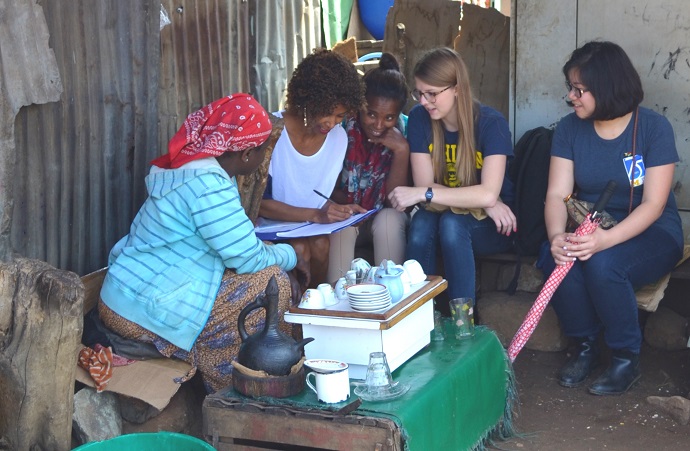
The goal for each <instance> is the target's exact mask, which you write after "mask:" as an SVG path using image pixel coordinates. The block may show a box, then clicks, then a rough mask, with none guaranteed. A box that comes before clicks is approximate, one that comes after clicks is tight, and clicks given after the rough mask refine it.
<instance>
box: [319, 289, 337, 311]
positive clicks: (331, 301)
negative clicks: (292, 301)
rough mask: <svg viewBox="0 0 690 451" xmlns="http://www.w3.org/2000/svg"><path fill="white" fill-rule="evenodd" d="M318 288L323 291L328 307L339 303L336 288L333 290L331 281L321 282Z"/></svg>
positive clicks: (325, 303)
mask: <svg viewBox="0 0 690 451" xmlns="http://www.w3.org/2000/svg"><path fill="white" fill-rule="evenodd" d="M316 288H317V289H318V290H319V291H320V292H321V295H322V296H323V301H324V305H325V306H326V307H330V306H331V305H335V304H337V303H338V299H336V297H335V290H333V287H332V286H331V284H330V283H320V284H319V286H318V287H316Z"/></svg>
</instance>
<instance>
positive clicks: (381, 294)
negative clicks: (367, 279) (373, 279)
mask: <svg viewBox="0 0 690 451" xmlns="http://www.w3.org/2000/svg"><path fill="white" fill-rule="evenodd" d="M347 298H348V300H349V301H350V307H352V310H356V311H359V312H370V313H376V312H382V311H384V310H386V309H388V307H390V305H391V295H390V293H389V292H388V288H386V287H385V286H384V285H381V284H377V283H360V284H357V285H351V286H349V287H347Z"/></svg>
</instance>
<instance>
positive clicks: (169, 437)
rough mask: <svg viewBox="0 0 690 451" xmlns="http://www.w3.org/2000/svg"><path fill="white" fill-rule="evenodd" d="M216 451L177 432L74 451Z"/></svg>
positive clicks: (132, 437) (139, 436)
mask: <svg viewBox="0 0 690 451" xmlns="http://www.w3.org/2000/svg"><path fill="white" fill-rule="evenodd" d="M77 450H79V451H123V450H127V451H152V450H156V451H214V448H213V446H211V445H209V444H208V443H206V442H205V441H203V440H200V439H198V438H196V437H192V436H191V435H185V434H177V433H175V432H142V433H137V434H126V435H121V436H119V437H115V438H111V439H109V440H103V441H102V442H91V443H84V444H83V445H81V446H80V447H78V448H74V451H77Z"/></svg>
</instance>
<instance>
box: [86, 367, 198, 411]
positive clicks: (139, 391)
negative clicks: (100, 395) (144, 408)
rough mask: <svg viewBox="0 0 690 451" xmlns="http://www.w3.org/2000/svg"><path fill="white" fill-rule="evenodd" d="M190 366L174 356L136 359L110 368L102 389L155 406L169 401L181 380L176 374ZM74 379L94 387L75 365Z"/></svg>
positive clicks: (180, 374)
mask: <svg viewBox="0 0 690 451" xmlns="http://www.w3.org/2000/svg"><path fill="white" fill-rule="evenodd" d="M191 368H192V366H191V365H190V364H189V363H187V362H183V361H181V360H176V359H165V358H162V359H151V360H139V361H137V362H135V363H132V364H130V365H126V366H116V367H114V368H113V377H112V379H111V380H110V382H109V383H108V385H107V386H106V387H105V391H111V392H114V393H119V394H121V395H125V396H130V397H132V398H137V399H140V400H142V401H144V402H146V403H148V404H150V405H152V406H153V407H155V408H156V409H158V410H163V409H164V408H165V406H167V405H168V403H169V402H170V399H171V398H172V397H173V395H174V394H175V393H177V390H178V389H179V388H180V385H181V384H178V383H176V382H175V378H178V377H182V376H184V375H185V374H187V373H188V372H189V370H190V369H191ZM76 380H77V381H79V382H81V383H83V384H86V385H88V386H89V387H93V388H96V384H95V383H94V381H93V379H91V376H89V373H88V372H87V371H86V370H85V369H83V368H81V367H80V366H79V365H77V373H76Z"/></svg>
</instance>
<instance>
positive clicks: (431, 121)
mask: <svg viewBox="0 0 690 451" xmlns="http://www.w3.org/2000/svg"><path fill="white" fill-rule="evenodd" d="M414 80H415V88H416V89H414V90H413V91H412V96H413V97H414V99H415V100H417V101H418V102H419V105H416V106H415V107H414V108H412V110H411V111H410V118H409V122H408V130H407V139H408V140H409V142H410V165H411V166H412V179H413V181H414V187H402V186H399V187H397V188H396V189H395V190H393V192H392V193H391V194H390V195H389V198H390V201H391V205H393V206H394V207H396V208H397V209H398V210H404V209H405V208H407V207H409V206H411V205H415V204H419V206H420V208H419V209H418V210H417V211H416V212H415V213H414V214H413V215H412V220H411V222H410V230H409V232H408V238H407V250H406V257H407V258H412V259H416V260H418V261H419V262H420V263H421V265H422V267H423V268H424V271H425V272H426V273H427V274H437V270H436V253H437V249H439V248H440V251H441V255H442V257H443V265H444V272H445V277H446V279H448V295H449V296H450V299H453V298H459V297H468V298H472V299H474V298H475V266H474V255H475V254H478V255H483V254H491V253H497V252H505V251H507V250H508V249H510V248H511V244H512V243H511V242H512V237H510V234H511V233H512V232H515V231H516V230H517V229H516V227H517V225H516V220H515V215H514V214H513V212H512V211H511V209H510V207H509V206H508V205H506V204H505V203H503V202H502V201H501V199H503V200H506V201H507V200H508V199H512V195H513V193H512V185H511V184H510V183H509V182H508V181H507V179H506V178H505V177H504V175H505V170H506V162H507V159H508V158H509V157H511V156H512V155H513V145H512V142H511V138H510V130H509V128H508V121H506V119H505V118H504V117H503V115H501V113H499V112H498V111H496V110H494V109H493V108H490V107H488V106H485V105H482V104H480V103H479V102H478V101H476V100H475V99H474V97H473V96H472V90H471V88H470V80H469V77H468V73H467V67H466V66H465V63H464V62H463V60H462V58H461V57H460V55H459V54H458V53H457V52H455V51H454V50H452V49H449V48H437V49H434V50H431V51H429V52H428V53H426V54H425V55H424V56H423V57H422V58H421V59H420V60H419V62H417V65H416V66H415V68H414Z"/></svg>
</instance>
